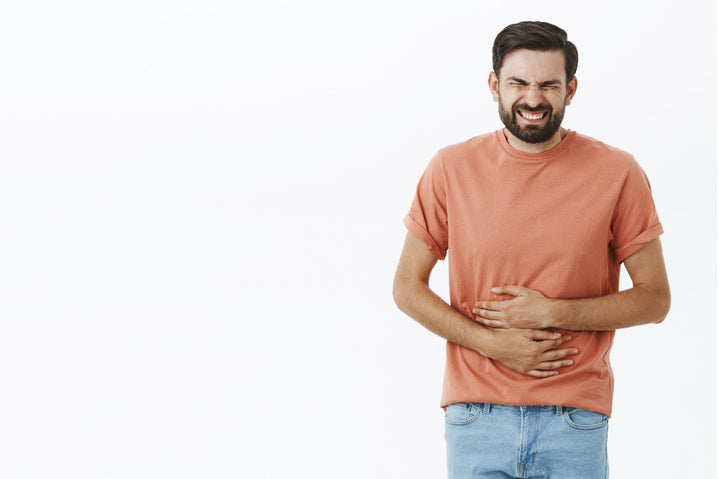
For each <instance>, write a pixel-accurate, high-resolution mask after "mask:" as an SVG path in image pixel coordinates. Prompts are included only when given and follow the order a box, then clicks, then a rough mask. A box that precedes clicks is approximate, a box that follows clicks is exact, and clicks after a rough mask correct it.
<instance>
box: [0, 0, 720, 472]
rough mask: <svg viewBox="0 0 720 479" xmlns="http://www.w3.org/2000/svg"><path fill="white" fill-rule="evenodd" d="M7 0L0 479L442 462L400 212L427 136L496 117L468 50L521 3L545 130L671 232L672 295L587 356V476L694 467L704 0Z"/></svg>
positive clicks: (423, 157) (707, 205)
mask: <svg viewBox="0 0 720 479" xmlns="http://www.w3.org/2000/svg"><path fill="white" fill-rule="evenodd" d="M9 5H11V2H3V4H2V6H0V225H2V229H1V230H0V231H1V233H0V246H1V248H0V283H1V284H0V313H1V316H0V319H1V323H0V324H1V325H2V328H1V330H0V406H1V407H0V451H2V452H1V453H0V476H1V477H5V478H18V479H20V478H23V479H24V478H153V479H155V478H200V477H202V478H240V477H243V478H244V477H254V478H255V477H257V478H260V477H262V478H279V477H308V478H310V477H312V478H317V477H323V478H337V477H343V478H368V477H377V478H400V477H422V478H439V477H444V467H445V466H444V461H445V456H444V441H443V438H442V434H443V418H442V410H441V409H440V408H439V407H438V402H439V395H440V387H441V379H442V370H443V359H444V346H443V341H442V340H440V339H439V338H437V337H434V336H433V335H431V334H430V333H428V332H426V331H425V330H424V329H423V328H422V327H420V326H419V325H417V324H416V323H415V322H413V321H412V320H411V319H409V318H407V317H405V316H404V315H403V314H402V313H400V312H399V311H398V310H397V309H396V308H395V306H394V304H393V302H392V299H391V293H390V291H391V282H392V276H393V273H394V268H395V265H396V262H397V258H398V255H399V252H400V248H401V245H402V241H403V238H404V235H405V230H404V228H403V226H402V218H403V216H404V215H405V213H406V211H407V209H408V207H409V205H410V201H411V199H412V195H413V191H414V188H415V185H416V182H417V180H418V178H419V176H420V174H421V172H422V170H423V169H424V167H425V165H426V163H427V161H428V160H429V159H430V157H431V156H432V155H433V154H434V153H435V151H437V149H439V148H441V147H443V146H445V145H447V144H450V143H455V142H458V141H462V140H465V139H467V138H469V137H471V136H474V135H477V134H480V133H484V132H487V131H490V130H494V129H496V128H499V127H500V126H501V125H500V122H499V120H498V118H497V110H496V105H495V104H494V103H493V102H492V101H491V97H490V94H489V92H488V91H487V86H486V79H487V75H488V72H489V71H490V68H491V65H490V47H491V44H492V41H493V38H494V37H495V35H496V34H497V32H499V31H500V30H501V29H502V28H503V27H504V26H505V25H507V24H509V23H514V22H516V21H519V20H525V19H542V20H546V21H550V22H553V23H557V24H558V25H560V26H562V27H563V28H565V29H566V30H567V31H568V33H569V36H570V39H571V40H572V41H574V42H575V43H576V45H577V46H578V49H579V51H580V66H579V69H578V78H579V91H578V93H577V95H576V97H575V100H574V102H573V105H572V106H571V107H569V109H568V113H567V115H566V121H565V126H567V127H569V128H572V129H575V130H578V131H580V132H582V133H586V134H589V135H591V136H594V137H596V138H598V139H600V140H603V141H605V142H607V143H610V144H612V145H615V146H618V147H621V148H623V149H626V150H628V151H631V152H632V153H633V154H635V156H636V158H637V159H638V161H639V162H640V164H641V165H642V166H643V168H644V169H645V171H646V172H647V174H648V176H649V177H650V180H651V183H652V185H653V189H654V193H655V198H656V203H657V207H658V210H659V212H660V216H661V220H662V221H663V224H664V227H665V230H666V233H665V235H664V236H663V244H664V247H665V254H666V260H667V266H668V270H669V274H670V279H671V283H672V288H673V301H674V302H673V307H672V311H671V313H670V315H669V317H668V318H667V320H666V322H665V323H664V324H662V325H660V326H656V325H652V326H644V327H639V328H635V329H631V330H624V331H621V332H619V333H618V335H617V340H616V344H615V348H614V352H613V356H612V360H613V363H614V368H615V372H616V396H615V414H614V417H613V419H612V422H611V430H610V431H611V432H610V434H611V435H610V458H611V471H612V476H613V477H614V478H638V477H652V478H680V477H682V478H699V477H703V478H704V477H714V475H715V453H716V433H715V424H716V406H715V399H716V385H715V384H716V359H715V357H716V356H715V351H716V326H715V321H716V283H715V268H716V254H715V244H716V212H715V199H716V186H715V185H716V36H715V35H716V33H715V31H716V27H715V24H716V14H715V6H714V5H713V2H709V1H701V0H686V1H684V2H671V1H654V2H629V1H604V2H583V3H582V6H580V5H579V4H578V2H570V1H563V2H534V1H516V2H500V1H484V2H480V1H464V2H461V1H448V2H427V1H423V2H419V1H409V0H408V1H395V2H390V1H374V0H369V1H365V2H352V3H350V2H338V1H329V0H327V1H321V0H313V1H305V2H293V1H272V0H270V1H262V2H260V1H258V2H252V3H247V2H242V1H241V2H237V1H229V0H225V1H223V0H206V1H203V2H200V1H197V0H195V1H192V0H184V1H183V0H178V1H174V2H170V1H169V0H142V1H140V0H131V1H125V2H112V3H111V2H95V1H90V0H87V1H81V0H70V1H66V2H52V1H44V2H43V1H26V2H13V3H12V5H13V6H9ZM444 267H445V265H444V264H441V265H440V266H439V267H438V271H437V273H436V275H435V276H434V278H433V285H434V286H435V287H436V288H437V289H438V290H439V291H440V292H441V293H442V294H446V291H447V286H446V285H445V284H444V281H446V272H445V270H444Z"/></svg>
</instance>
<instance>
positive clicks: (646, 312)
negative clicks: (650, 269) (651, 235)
mask: <svg viewBox="0 0 720 479" xmlns="http://www.w3.org/2000/svg"><path fill="white" fill-rule="evenodd" d="M669 309H670V291H669V289H668V288H666V287H655V288H652V287H650V286H649V285H646V284H637V285H635V286H633V287H632V288H631V289H628V290H625V291H620V292H618V293H612V294H608V295H605V296H599V297H595V298H585V299H553V300H550V302H549V314H548V319H547V323H546V326H547V327H554V328H560V329H568V330H572V331H609V330H614V329H621V328H628V327H631V326H639V325H641V324H649V323H660V322H662V321H663V320H664V319H665V316H666V315H667V313H668V310H669Z"/></svg>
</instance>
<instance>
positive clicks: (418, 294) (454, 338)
mask: <svg viewBox="0 0 720 479" xmlns="http://www.w3.org/2000/svg"><path fill="white" fill-rule="evenodd" d="M393 298H394V299H395V304H397V306H398V308H400V310H401V311H403V312H404V313H405V314H407V315H408V316H410V317H411V318H413V319H414V320H415V321H417V322H418V323H420V324H421V325H422V326H424V327H425V328H427V329H428V330H430V331H431V332H433V333H435V334H437V335H438V336H441V337H443V338H445V339H447V340H448V341H451V342H453V343H455V344H459V345H460V346H463V347H465V348H468V349H472V350H474V351H477V352H480V353H482V352H483V351H482V350H483V348H482V344H483V342H484V341H485V340H486V336H487V329H486V328H485V327H484V326H482V325H480V324H478V323H476V322H475V321H473V320H471V319H469V318H467V317H466V316H464V315H463V314H461V313H459V312H458V311H457V310H456V309H455V308H453V307H452V306H450V305H449V304H448V303H446V302H445V300H443V299H442V298H441V297H440V296H438V295H437V294H435V292H433V291H432V290H431V289H430V287H429V286H428V285H427V284H425V283H423V282H422V281H419V280H414V281H413V280H409V279H408V280H403V279H398V278H396V279H395V284H394V285H393Z"/></svg>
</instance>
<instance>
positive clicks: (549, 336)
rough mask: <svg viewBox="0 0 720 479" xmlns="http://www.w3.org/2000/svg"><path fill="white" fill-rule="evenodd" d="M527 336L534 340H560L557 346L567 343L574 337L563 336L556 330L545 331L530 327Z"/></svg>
mask: <svg viewBox="0 0 720 479" xmlns="http://www.w3.org/2000/svg"><path fill="white" fill-rule="evenodd" d="M526 337H527V338H528V339H532V340H533V341H553V342H557V341H560V342H559V343H557V344H556V346H559V345H560V344H562V343H566V342H567V341H570V339H572V338H571V337H570V336H563V335H562V334H560V333H557V332H554V331H545V330H543V329H528V330H527V336H526ZM565 338H569V339H565ZM553 347H554V346H553ZM548 349H550V348H548Z"/></svg>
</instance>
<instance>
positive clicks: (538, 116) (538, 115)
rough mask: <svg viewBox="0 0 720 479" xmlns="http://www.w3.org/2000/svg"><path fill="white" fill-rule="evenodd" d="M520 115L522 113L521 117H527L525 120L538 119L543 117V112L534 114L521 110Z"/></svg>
mask: <svg viewBox="0 0 720 479" xmlns="http://www.w3.org/2000/svg"><path fill="white" fill-rule="evenodd" d="M520 115H522V117H523V118H525V119H527V120H539V119H541V118H542V117H543V115H544V113H535V114H532V113H524V112H522V111H521V112H520Z"/></svg>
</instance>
